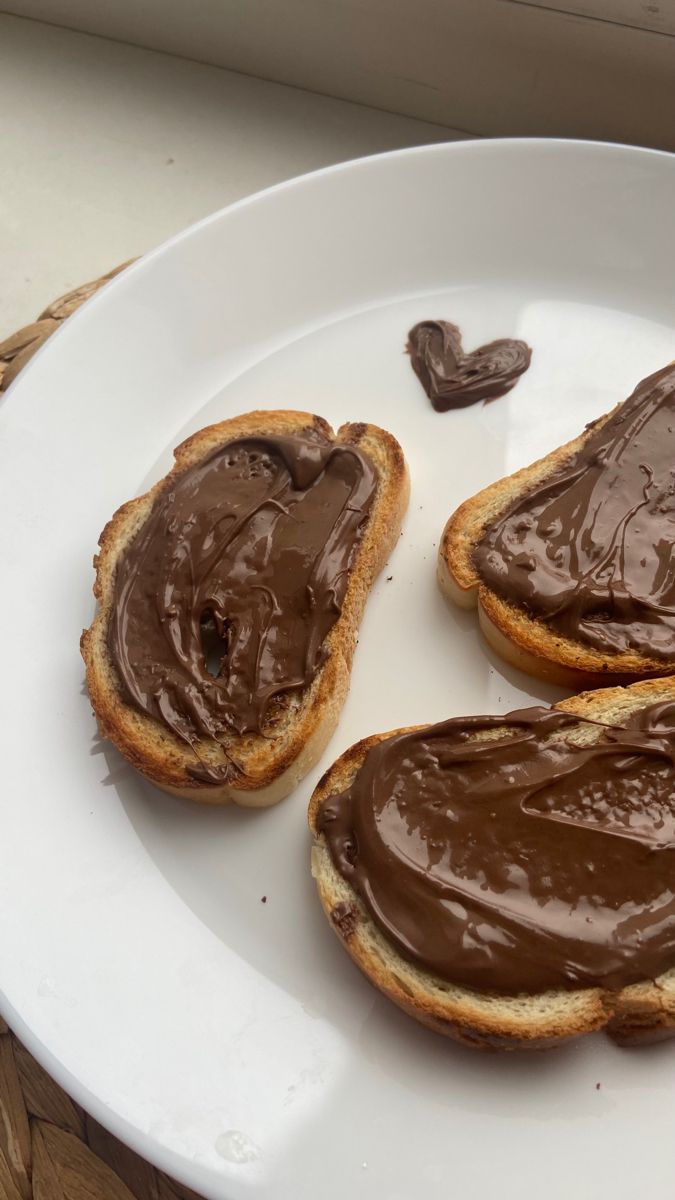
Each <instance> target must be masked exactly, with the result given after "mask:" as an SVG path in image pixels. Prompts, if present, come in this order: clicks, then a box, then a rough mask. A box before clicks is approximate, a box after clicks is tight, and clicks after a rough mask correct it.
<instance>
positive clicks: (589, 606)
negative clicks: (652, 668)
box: [474, 364, 675, 660]
mask: <svg viewBox="0 0 675 1200" xmlns="http://www.w3.org/2000/svg"><path fill="white" fill-rule="evenodd" d="M590 428H591V432H590V433H589V435H588V437H587V438H586V440H585V442H584V444H583V446H582V448H581V449H580V450H578V451H577V452H576V453H575V454H573V455H572V457H571V458H570V459H568V461H567V462H566V463H565V464H564V465H563V466H561V467H558V468H557V469H556V470H555V471H553V472H552V473H551V474H550V475H548V476H547V478H546V479H544V481H543V482H542V483H541V484H539V485H538V486H535V487H534V488H532V489H531V490H530V491H529V492H528V493H527V495H525V496H523V497H522V498H521V499H519V500H517V501H516V503H515V504H513V505H512V506H511V507H510V508H509V509H507V511H506V512H505V513H504V514H503V515H502V516H500V517H499V519H498V520H496V521H495V522H494V524H492V525H491V526H490V527H489V528H488V529H487V531H486V532H485V533H484V535H483V537H482V540H481V541H480V542H479V543H478V545H477V547H476V550H475V553H474V563H475V567H476V570H477V572H478V575H479V576H480V578H481V579H482V580H483V581H484V582H485V583H487V584H488V585H489V587H490V588H492V590H493V591H494V592H496V593H497V594H498V595H500V596H502V597H503V598H504V599H506V600H509V601H512V602H513V603H515V604H518V605H520V606H522V607H523V608H525V609H526V610H528V611H529V612H530V613H532V614H533V615H534V616H536V617H537V618H539V619H540V620H542V621H544V622H545V623H546V624H547V625H549V626H551V627H552V628H553V629H554V630H556V631H558V632H559V633H561V634H563V635H564V636H565V637H568V638H571V639H573V640H575V641H579V642H583V643H586V644H588V645H590V646H592V647H594V648H595V649H597V650H599V651H600V652H602V653H609V654H612V653H622V652H631V651H632V652H638V653H640V654H642V655H645V656H647V657H650V658H660V659H664V660H665V659H675V555H674V554H673V545H674V543H675V366H674V365H672V364H671V365H670V366H668V367H666V368H665V369H664V370H661V371H657V372H656V374H654V375H650V376H649V377H648V378H647V379H644V380H643V381H642V383H640V384H638V386H637V387H636V389H635V391H634V392H633V394H632V396H630V397H629V399H628V400H626V401H625V403H624V404H622V405H621V407H620V408H619V410H618V411H617V412H616V413H615V414H614V415H613V416H611V417H610V418H609V420H606V421H605V422H604V423H603V424H601V425H600V427H599V428H598V429H597V430H593V428H592V426H591V427H590Z"/></svg>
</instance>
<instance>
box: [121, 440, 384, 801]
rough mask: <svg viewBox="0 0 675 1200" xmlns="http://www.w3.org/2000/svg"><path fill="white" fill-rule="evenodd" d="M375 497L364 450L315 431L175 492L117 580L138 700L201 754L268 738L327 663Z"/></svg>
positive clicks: (162, 497) (190, 476)
mask: <svg viewBox="0 0 675 1200" xmlns="http://www.w3.org/2000/svg"><path fill="white" fill-rule="evenodd" d="M376 486H377V474H376V470H375V467H374V465H373V463H372V462H371V460H370V459H369V458H368V457H367V456H366V455H365V454H364V453H363V452H362V451H361V450H359V449H357V448H356V447H354V446H350V445H345V444H336V443H334V442H332V441H331V440H330V439H328V438H327V437H325V436H324V435H323V434H322V433H320V432H319V431H318V430H316V429H313V428H308V429H307V430H305V431H303V433H302V435H301V436H297V437H277V436H264V437H263V436H260V437H244V438H240V439H238V440H236V441H232V442H229V443H228V444H227V445H224V446H221V447H220V448H219V449H218V450H216V451H215V452H214V453H213V454H211V455H210V456H209V457H208V458H206V459H205V460H204V461H202V462H200V463H198V464H197V465H196V466H193V467H190V468H189V469H187V470H185V471H183V472H181V473H180V474H179V475H178V476H176V477H174V478H173V479H169V480H167V482H166V484H165V486H164V487H163V488H162V490H161V491H160V493H159V495H158V496H157V498H156V500H155V502H154V504H153V507H152V511H151V513H150V515H149V517H148V518H147V520H146V521H145V522H144V524H143V525H142V527H141V528H140V530H139V532H138V533H137V534H136V536H135V538H134V540H133V541H132V542H131V544H130V545H129V547H128V549H127V550H125V552H124V554H123V555H122V557H121V559H120V562H119V563H118V566H117V572H116V577H115V586H114V598H113V604H112V610H111V617H110V625H109V634H108V642H109V647H110V652H111V655H112V659H113V662H114V664H115V667H116V668H117V673H118V675H119V678H120V682H121V685H122V688H123V691H124V694H125V698H126V699H127V701H128V702H129V703H130V704H132V705H134V706H135V707H136V708H138V709H140V710H141V711H142V712H144V713H148V714H149V715H150V716H152V717H154V718H155V719H156V720H158V721H161V722H163V723H164V724H165V725H166V726H168V727H169V729H171V730H172V731H173V732H174V733H175V734H177V735H178V736H179V737H180V738H182V739H184V740H185V741H187V742H189V743H194V742H195V741H196V740H198V739H199V738H203V737H208V738H216V739H217V738H220V737H221V736H222V735H224V734H226V733H234V734H243V733H247V732H254V733H258V732H261V731H263V730H264V727H265V722H266V720H267V719H268V716H269V714H270V706H271V705H272V704H273V701H274V700H275V698H276V697H279V696H284V695H285V694H287V693H289V692H291V691H292V690H294V689H303V688H305V687H307V686H308V685H309V683H310V682H311V680H312V679H313V677H314V675H315V673H316V671H317V670H318V669H319V667H320V666H321V664H322V662H323V661H324V660H325V655H326V650H325V646H324V643H325V640H326V637H327V635H328V634H329V633H330V630H331V629H332V627H333V625H334V624H335V622H336V620H337V618H338V616H339V614H340V610H341V606H342V602H343V599H344V596H345V592H346V588H347V580H348V575H349V569H350V566H351V564H352V560H353V557H354V553H355V550H356V547H357V545H358V543H359V539H360V536H361V534H362V532H363V528H364V525H365V523H366V521H367V519H368V515H369V513H370V509H371V505H372V502H373V498H374V495H375V490H376ZM215 775H216V776H217V777H218V779H220V777H221V775H222V771H221V769H220V768H215ZM195 777H196V778H203V779H205V780H206V781H211V782H215V781H216V779H215V778H214V768H210V767H208V766H205V767H204V768H203V769H201V770H200V769H199V768H196V774H195Z"/></svg>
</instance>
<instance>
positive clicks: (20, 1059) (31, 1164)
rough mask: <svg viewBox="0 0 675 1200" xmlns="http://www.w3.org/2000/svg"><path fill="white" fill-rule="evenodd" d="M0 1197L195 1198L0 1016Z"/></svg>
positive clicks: (0, 368) (12, 350)
mask: <svg viewBox="0 0 675 1200" xmlns="http://www.w3.org/2000/svg"><path fill="white" fill-rule="evenodd" d="M126 266H128V263H123V264H122V266H121V267H116V268H115V270H114V271H109V272H108V274H107V275H103V276H101V278H100V279H94V280H92V282H91V283H85V284H83V285H82V286H81V287H79V288H76V289H75V290H74V291H72V292H68V294H67V295H65V296H60V297H59V299H58V300H55V301H54V302H53V303H52V304H50V305H49V307H48V308H46V309H45V310H44V312H41V313H40V315H39V317H38V318H37V320H35V321H33V322H32V323H31V324H30V325H26V326H24V328H23V329H20V330H19V331H18V332H17V333H14V334H12V335H11V337H8V338H6V339H5V341H4V342H0V391H4V390H5V389H6V388H8V387H9V385H10V383H11V382H12V381H13V380H14V379H16V377H17V375H18V374H19V372H20V371H21V370H22V369H23V367H25V365H26V363H27V362H28V360H29V358H31V357H32V356H33V354H35V351H36V350H38V349H39V347H40V346H41V345H42V344H43V343H44V342H46V340H47V338H48V337H51V335H52V334H53V333H54V332H55V330H56V329H58V328H59V325H60V324H61V323H62V322H63V321H65V319H66V317H69V316H70V314H71V313H73V312H75V309H76V308H79V306H80V305H81V304H83V303H84V301H85V300H88V299H89V297H90V296H91V295H93V293H94V292H96V291H97V290H98V289H99V288H100V287H102V286H103V284H104V283H107V282H108V280H109V279H112V277H113V275H117V273H118V272H119V271H122V270H124V267H126ZM0 1200H199V1197H197V1196H195V1193H194V1192H191V1191H190V1190H189V1189H188V1188H185V1187H183V1186H182V1185H181V1184H178V1183H175V1182H174V1181H173V1180H172V1179H169V1178H168V1176H166V1175H163V1174H162V1173H161V1172H160V1171H157V1170H156V1169H155V1168H154V1167H152V1166H150V1164H149V1163H147V1162H145V1160H144V1159H142V1158H140V1157H139V1155H138V1154H134V1152H133V1150H129V1149H128V1148H127V1147H126V1146H124V1145H123V1144H122V1142H119V1141H118V1140H117V1138H114V1137H112V1135H111V1134H109V1133H108V1132H107V1131H106V1130H105V1129H103V1128H102V1127H101V1126H100V1125H99V1124H97V1122H96V1121H94V1120H93V1119H92V1117H90V1116H89V1115H88V1114H87V1113H86V1112H84V1110H83V1109H81V1108H80V1107H79V1105H77V1104H75V1103H74V1101H72V1100H71V1099H70V1097H69V1096H67V1095H66V1093H65V1092H64V1091H63V1090H62V1089H61V1088H60V1087H59V1086H58V1084H57V1083H55V1082H54V1080H53V1079H51V1078H50V1076H49V1075H47V1073H46V1072H45V1071H43V1069H42V1067H40V1066H38V1064H37V1063H36V1061H35V1059H34V1058H32V1057H31V1055H30V1054H29V1053H28V1051H27V1050H26V1048H25V1046H22V1045H21V1042H20V1041H19V1040H18V1038H16V1037H15V1036H14V1034H13V1033H12V1031H11V1030H10V1029H9V1028H8V1026H7V1025H6V1024H5V1022H4V1021H3V1020H2V1018H0Z"/></svg>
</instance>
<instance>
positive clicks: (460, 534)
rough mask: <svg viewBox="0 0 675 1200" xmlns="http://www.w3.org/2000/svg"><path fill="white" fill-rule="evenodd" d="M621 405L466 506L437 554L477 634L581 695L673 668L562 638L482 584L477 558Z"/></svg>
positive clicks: (445, 585)
mask: <svg viewBox="0 0 675 1200" xmlns="http://www.w3.org/2000/svg"><path fill="white" fill-rule="evenodd" d="M623 403H625V402H624V401H622V402H621V404H617V405H616V406H615V407H614V408H613V409H612V410H611V412H609V413H606V414H605V415H604V416H603V417H600V418H599V419H598V420H597V421H595V422H593V423H592V425H591V426H590V427H589V428H587V429H585V430H584V432H583V433H582V434H580V436H579V437H576V438H574V439H573V440H572V441H570V442H567V443H566V444H565V445H563V446H560V447H559V448H558V449H557V450H553V451H552V452H551V453H550V454H547V455H545V456H544V457H543V458H540V459H538V460H537V461H536V462H534V463H532V464H531V465H530V466H528V467H523V468H522V469H521V470H519V471H516V472H514V473H513V474H512V475H507V476H505V477H504V478H503V479H499V480H497V481H496V482H495V483H492V484H490V485H489V486H488V487H486V488H483V489H482V491H480V492H477V493H476V495H475V496H472V497H470V498H469V499H468V500H465V501H464V503H463V504H460V506H459V508H457V509H456V510H455V512H454V513H453V514H452V515H451V516H450V518H449V519H448V521H447V522H446V525H445V528H444V530H443V534H442V536H441V540H440V542H439V548H438V562H437V579H438V584H439V587H440V589H441V591H442V592H443V594H444V596H445V597H446V598H447V599H448V600H450V601H451V602H452V603H453V604H455V605H457V606H458V607H460V608H464V609H472V608H475V607H477V608H478V618H479V623H480V628H481V631H482V633H483V635H484V637H485V639H486V641H487V642H488V644H489V646H490V647H491V649H492V650H494V651H495V653H496V654H498V655H499V657H500V658H502V659H504V660H505V661H506V662H508V663H509V664H510V665H511V666H513V667H516V668H518V669H519V670H521V671H525V672H526V673H527V674H528V675H534V676H536V677H537V678H539V679H543V680H546V681H547V682H549V683H555V684H558V685H559V686H561V687H569V688H571V689H573V690H577V691H578V690H579V689H580V688H592V687H606V686H607V685H609V684H614V683H617V684H627V683H631V682H633V681H635V680H637V679H647V678H655V677H658V676H664V675H668V674H671V673H672V671H673V664H672V663H664V661H663V660H662V659H657V658H649V657H647V656H645V655H642V654H636V653H633V652H623V653H620V654H603V653H602V652H601V651H599V650H596V649H595V648H594V647H592V646H588V645H584V643H582V642H576V641H572V640H571V639H570V638H566V637H564V636H563V635H562V634H559V633H557V632H556V631H555V630H554V629H552V628H550V627H549V626H548V625H547V624H546V623H545V622H544V621H542V620H540V619H539V618H537V617H536V616H534V615H530V614H529V613H528V612H527V611H526V610H525V609H524V608H522V607H520V606H519V605H516V604H512V603H510V602H509V601H508V600H505V599H503V598H502V597H501V596H499V595H498V594H497V593H496V592H494V591H493V590H492V589H491V588H490V587H488V585H487V584H485V583H483V581H482V580H481V579H480V576H479V575H478V573H477V571H476V568H475V566H474V561H473V554H474V550H475V548H476V546H477V545H478V543H479V541H480V540H481V538H482V536H483V534H484V533H485V532H486V530H487V529H489V527H490V526H491V525H492V524H493V523H494V522H495V521H496V520H498V519H499V518H500V517H501V516H502V515H503V513H504V512H506V510H507V509H508V508H509V507H510V506H511V505H512V504H514V503H515V502H516V501H517V500H518V499H520V498H521V497H524V496H526V495H527V493H528V492H529V491H531V489H532V488H534V487H536V486H538V485H539V484H540V483H541V482H542V481H543V480H545V479H546V478H548V477H549V476H550V475H551V474H552V473H553V471H556V470H558V469H559V468H560V467H564V466H565V465H566V463H567V462H569V461H570V459H571V458H572V457H573V456H574V455H575V454H576V453H577V452H578V451H579V450H581V449H582V448H583V446H584V443H585V442H586V440H587V439H588V437H589V436H590V435H591V434H594V433H596V432H597V431H598V430H599V429H601V428H602V427H603V425H605V424H606V423H607V421H609V420H610V418H611V417H613V416H614V415H615V414H616V413H617V412H618V411H619V409H620V408H621V407H622V404H623Z"/></svg>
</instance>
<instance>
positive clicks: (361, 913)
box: [309, 677, 675, 1050]
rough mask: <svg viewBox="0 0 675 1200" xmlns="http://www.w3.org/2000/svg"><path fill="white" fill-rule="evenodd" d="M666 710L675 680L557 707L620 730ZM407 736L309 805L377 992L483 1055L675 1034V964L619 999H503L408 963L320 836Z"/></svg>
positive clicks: (331, 782) (320, 878) (327, 877)
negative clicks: (589, 1039) (362, 780)
mask: <svg viewBox="0 0 675 1200" xmlns="http://www.w3.org/2000/svg"><path fill="white" fill-rule="evenodd" d="M661 701H675V677H672V678H669V679H658V680H648V681H645V682H643V683H637V684H633V685H632V686H631V687H628V688H621V687H615V688H606V689H603V690H600V691H595V692H586V693H583V694H582V695H579V696H575V697H573V698H572V699H570V700H563V701H561V702H560V703H559V704H557V705H555V708H557V709H560V710H561V711H563V712H568V713H574V714H578V715H579V717H585V718H590V719H591V720H594V721H600V722H605V723H610V722H612V723H621V722H622V721H625V719H626V718H627V717H628V716H629V715H630V714H632V713H634V712H635V711H637V710H639V709H641V708H644V707H646V706H647V705H650V704H654V703H658V702H661ZM403 732H408V730H394V731H392V732H390V733H384V734H376V735H375V736H373V737H370V738H366V739H365V740H364V741H362V742H359V743H357V744H356V745H355V746H352V747H351V748H350V749H349V750H347V751H346V752H345V753H344V754H343V755H342V756H341V757H340V758H339V759H338V760H337V762H336V763H335V764H334V765H333V766H332V767H331V768H330V769H329V770H328V771H327V772H326V774H325V775H324V776H323V778H322V779H321V780H320V782H319V785H318V787H317V788H316V790H315V792H314V794H313V796H312V798H311V801H310V806H309V825H310V829H311V831H312V834H313V836H314V843H313V847H312V874H313V876H314V878H315V880H316V884H317V888H318V891H319V897H320V900H321V904H322V906H323V908H324V911H325V913H326V916H327V917H328V919H329V921H330V924H331V926H332V928H333V930H334V931H335V933H336V934H337V935H338V937H339V938H340V939H341V941H342V943H343V945H344V946H345V948H346V950H347V951H348V952H349V954H350V955H351V957H352V958H353V959H354V961H355V963H356V964H357V965H358V966H359V967H360V968H361V970H362V971H363V973H364V974H365V975H366V976H367V977H368V979H369V980H370V981H371V983H373V984H374V985H375V987H377V988H379V989H380V991H382V992H383V993H384V994H385V995H386V996H388V997H389V999H390V1000H393V1001H394V1003H395V1004H397V1005H398V1006H399V1008H402V1009H403V1010H404V1012H406V1013H408V1014H409V1015H410V1016H412V1017H414V1018H415V1019H416V1020H417V1021H420V1022H421V1023H422V1024H423V1025H427V1026H428V1027H429V1028H430V1029H433V1030H435V1031H436V1032H437V1033H442V1034H444V1035H446V1036H447V1037H451V1038H454V1039H455V1040H457V1041H459V1042H463V1043H465V1044H466V1045H468V1046H472V1047H475V1048H476V1049H481V1050H518V1049H542V1048H545V1047H549V1046H555V1045H558V1044H560V1043H561V1042H564V1041H566V1040H568V1039H569V1038H574V1037H578V1036H579V1035H581V1034H585V1033H592V1032H593V1031H594V1030H598V1029H604V1030H605V1031H606V1032H607V1033H608V1034H609V1035H610V1036H611V1037H612V1038H614V1040H615V1041H617V1042H619V1043H621V1044H626V1045H628V1044H638V1043H640V1042H647V1041H657V1040H660V1039H661V1038H664V1037H668V1036H671V1035H672V1034H673V1033H675V963H674V965H673V969H672V970H669V971H668V972H666V973H665V974H663V975H661V976H660V978H658V979H656V980H645V981H644V982H643V983H637V984H633V985H631V986H629V987H625V988H623V989H621V990H620V991H606V990H604V989H602V988H597V987H592V988H581V989H579V990H574V991H567V990H562V989H561V990H556V991H547V992H542V993H540V994H538V995H528V994H520V995H516V996H504V995H499V994H496V993H488V992H479V991H474V990H471V989H469V988H467V987H460V986H457V985H454V984H452V983H448V982H447V980H445V979H441V978H439V977H438V976H434V975H431V974H429V973H428V972H426V971H424V970H420V969H419V968H418V967H416V966H414V965H413V964H412V963H411V962H408V961H407V960H406V959H404V958H402V957H401V955H400V954H399V953H398V951H397V950H396V949H395V947H394V946H393V944H392V943H391V942H390V941H389V940H388V939H387V938H386V937H385V935H384V934H383V933H382V932H381V930H380V929H379V928H378V927H377V926H376V925H375V923H374V922H373V920H372V919H371V917H370V914H369V913H368V912H367V910H366V908H365V906H364V904H363V903H362V901H361V899H360V897H359V896H358V895H357V894H356V892H355V891H354V890H353V888H351V887H350V885H349V883H348V882H347V881H346V880H345V879H344V878H343V877H342V875H341V874H340V873H339V872H338V871H337V870H336V868H335V866H334V864H333V860H332V858H331V855H330V851H329V849H328V845H327V843H326V840H325V837H324V835H323V834H321V833H320V832H318V830H317V818H318V813H319V810H320V807H321V806H322V804H323V803H324V801H325V800H326V799H327V798H328V797H330V796H334V795H338V794H339V793H340V792H342V791H344V790H345V789H346V788H347V787H349V785H350V784H351V782H352V780H353V779H354V777H355V775H356V774H357V772H358V770H359V767H360V766H361V763H362V762H363V760H364V758H365V756H366V753H367V751H368V750H369V748H370V747H371V746H374V745H376V744H377V743H378V742H381V741H383V740H384V739H385V738H389V737H392V736H394V734H396V733H403ZM599 732H600V730H599V729H598V727H597V726H594V725H592V724H585V723H581V724H579V726H577V727H572V729H571V730H566V734H565V736H566V737H573V738H574V739H575V740H577V741H580V742H589V741H593V740H594V739H596V738H597V737H598V736H599ZM473 736H475V737H484V736H490V735H489V734H487V735H486V734H480V733H478V734H475V735H473Z"/></svg>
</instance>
